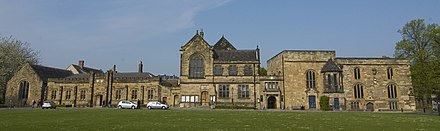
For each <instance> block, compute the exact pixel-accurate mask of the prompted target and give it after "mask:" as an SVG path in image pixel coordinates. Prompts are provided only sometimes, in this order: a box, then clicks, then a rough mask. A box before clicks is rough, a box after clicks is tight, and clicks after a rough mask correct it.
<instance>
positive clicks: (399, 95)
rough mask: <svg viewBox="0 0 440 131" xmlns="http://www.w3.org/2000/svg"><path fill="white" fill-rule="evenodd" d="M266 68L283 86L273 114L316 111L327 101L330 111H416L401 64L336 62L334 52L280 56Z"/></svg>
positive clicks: (390, 61)
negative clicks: (298, 110)
mask: <svg viewBox="0 0 440 131" xmlns="http://www.w3.org/2000/svg"><path fill="white" fill-rule="evenodd" d="M267 65H268V74H269V75H270V76H272V77H274V78H277V79H280V80H278V81H280V82H282V83H283V84H282V85H284V86H279V93H280V95H272V97H273V96H275V99H281V101H282V102H279V101H277V103H279V105H280V106H277V108H281V109H282V108H284V109H299V108H300V107H301V106H304V107H305V108H306V109H312V110H313V109H320V106H319V102H320V101H319V100H320V97H321V96H327V97H329V98H330V100H329V103H330V106H331V108H332V109H333V110H371V111H380V110H382V111H383V110H400V109H403V110H411V111H412V110H415V101H414V96H413V93H412V85H411V78H410V64H409V61H408V60H405V59H395V58H340V57H336V53H335V51H321V50H285V51H282V52H281V53H279V54H277V55H276V56H274V57H272V58H271V59H269V60H268V62H267ZM277 89H278V86H277ZM277 96H281V98H279V97H277ZM268 98H269V97H268Z"/></svg>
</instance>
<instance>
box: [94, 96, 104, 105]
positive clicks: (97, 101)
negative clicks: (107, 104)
mask: <svg viewBox="0 0 440 131" xmlns="http://www.w3.org/2000/svg"><path fill="white" fill-rule="evenodd" d="M102 104H103V103H102V95H97V96H96V101H95V106H102Z"/></svg>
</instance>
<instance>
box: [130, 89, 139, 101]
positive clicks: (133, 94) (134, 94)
mask: <svg viewBox="0 0 440 131" xmlns="http://www.w3.org/2000/svg"><path fill="white" fill-rule="evenodd" d="M137 92H138V90H137V89H132V90H131V99H132V100H136V99H138V95H137Z"/></svg>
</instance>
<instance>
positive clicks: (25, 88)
mask: <svg viewBox="0 0 440 131" xmlns="http://www.w3.org/2000/svg"><path fill="white" fill-rule="evenodd" d="M18 95H19V97H18V99H20V100H23V101H26V100H27V98H28V95H29V82H27V81H22V82H20V89H19V92H18Z"/></svg>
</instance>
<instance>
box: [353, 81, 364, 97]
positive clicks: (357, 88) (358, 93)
mask: <svg viewBox="0 0 440 131" xmlns="http://www.w3.org/2000/svg"><path fill="white" fill-rule="evenodd" d="M353 92H354V98H364V89H363V87H362V85H361V84H356V85H354V87H353Z"/></svg>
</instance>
